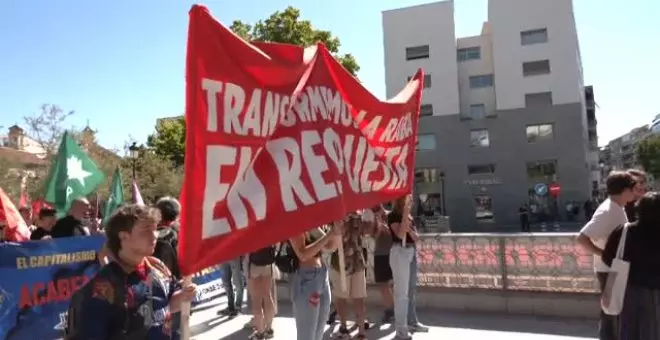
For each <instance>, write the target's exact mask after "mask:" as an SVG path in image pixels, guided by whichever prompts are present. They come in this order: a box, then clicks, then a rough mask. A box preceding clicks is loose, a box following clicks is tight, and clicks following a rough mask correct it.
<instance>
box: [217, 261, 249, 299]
mask: <svg viewBox="0 0 660 340" xmlns="http://www.w3.org/2000/svg"><path fill="white" fill-rule="evenodd" d="M241 260H242V259H241V258H240V257H239V258H237V259H235V260H231V261H229V262H227V263H224V264H223V265H222V285H223V286H224V287H225V293H227V308H228V309H229V310H237V311H240V310H241V307H243V291H244V290H245V280H244V277H243V273H242V271H241ZM234 291H235V292H234Z"/></svg>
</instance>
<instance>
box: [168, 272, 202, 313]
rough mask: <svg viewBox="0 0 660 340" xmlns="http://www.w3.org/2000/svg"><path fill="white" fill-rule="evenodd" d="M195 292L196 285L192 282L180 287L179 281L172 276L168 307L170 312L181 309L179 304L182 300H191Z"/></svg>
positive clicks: (176, 311)
mask: <svg viewBox="0 0 660 340" xmlns="http://www.w3.org/2000/svg"><path fill="white" fill-rule="evenodd" d="M196 294H197V285H195V284H194V283H193V284H191V285H190V286H187V287H182V285H181V282H179V281H177V280H176V278H175V277H172V281H170V294H169V300H170V303H169V307H170V313H178V312H180V311H181V305H182V304H183V303H184V302H188V301H192V300H193V299H194V298H195V295H196Z"/></svg>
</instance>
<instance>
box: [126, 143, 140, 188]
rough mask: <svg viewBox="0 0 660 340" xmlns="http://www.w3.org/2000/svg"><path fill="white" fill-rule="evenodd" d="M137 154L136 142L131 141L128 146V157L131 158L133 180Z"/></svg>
mask: <svg viewBox="0 0 660 340" xmlns="http://www.w3.org/2000/svg"><path fill="white" fill-rule="evenodd" d="M139 156H140V148H139V147H138V146H137V143H135V142H133V144H131V146H129V147H128V158H130V159H132V160H133V180H135V165H136V164H135V163H136V162H137V159H138V157H139Z"/></svg>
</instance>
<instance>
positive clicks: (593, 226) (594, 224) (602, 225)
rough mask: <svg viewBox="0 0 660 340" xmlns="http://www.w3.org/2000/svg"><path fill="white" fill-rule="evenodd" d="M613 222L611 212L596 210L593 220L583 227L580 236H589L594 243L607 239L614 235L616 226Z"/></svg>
mask: <svg viewBox="0 0 660 340" xmlns="http://www.w3.org/2000/svg"><path fill="white" fill-rule="evenodd" d="M613 224H615V222H614V221H612V217H611V214H610V211H609V210H596V212H595V213H594V215H593V216H592V217H591V220H589V222H587V224H585V225H584V227H582V230H580V234H584V235H587V237H589V238H590V239H591V240H592V241H596V240H601V239H606V238H607V237H609V235H610V234H611V233H612V231H613V230H614V228H616V225H613Z"/></svg>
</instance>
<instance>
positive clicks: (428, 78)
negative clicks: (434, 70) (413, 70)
mask: <svg viewBox="0 0 660 340" xmlns="http://www.w3.org/2000/svg"><path fill="white" fill-rule="evenodd" d="M410 79H412V76H409V77H408V80H407V81H410ZM429 87H431V75H430V74H425V75H424V88H425V89H428V88H429Z"/></svg>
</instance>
